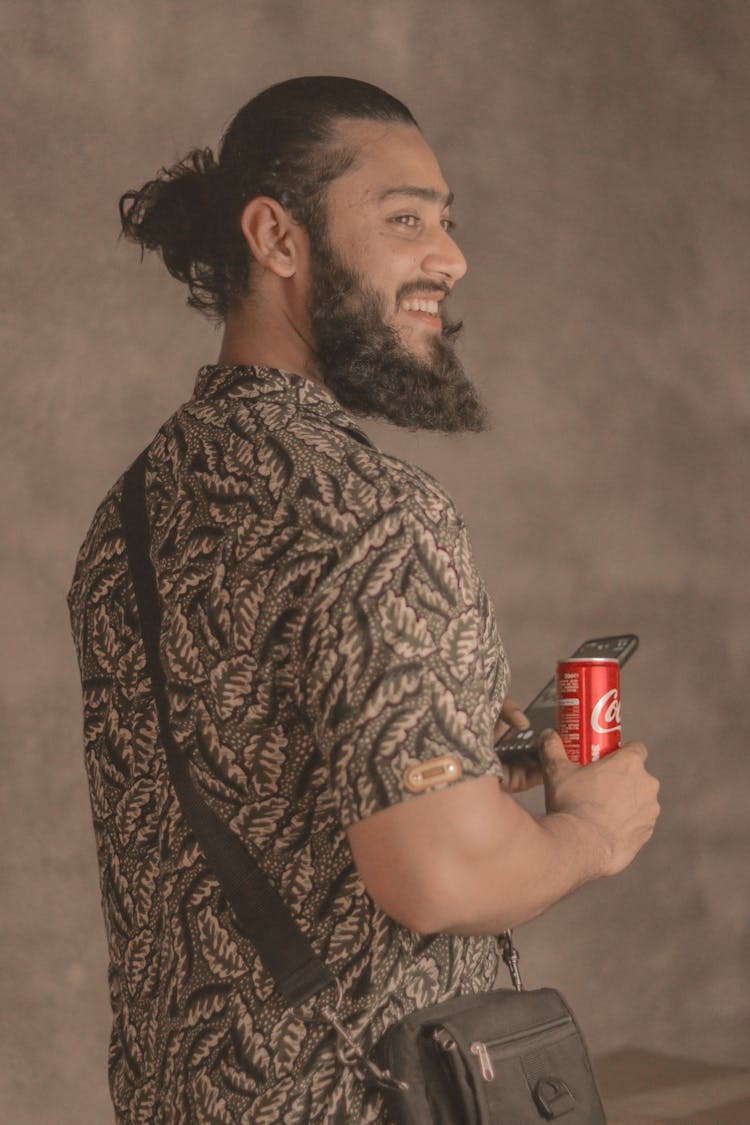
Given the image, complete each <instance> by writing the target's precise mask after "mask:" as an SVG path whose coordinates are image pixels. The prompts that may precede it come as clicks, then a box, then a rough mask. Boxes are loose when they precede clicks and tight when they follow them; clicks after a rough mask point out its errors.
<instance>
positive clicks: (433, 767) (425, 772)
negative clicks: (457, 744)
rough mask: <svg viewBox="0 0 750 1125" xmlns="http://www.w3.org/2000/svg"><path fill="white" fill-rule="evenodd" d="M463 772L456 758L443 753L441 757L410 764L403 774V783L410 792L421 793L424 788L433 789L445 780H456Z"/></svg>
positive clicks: (443, 783)
mask: <svg viewBox="0 0 750 1125" xmlns="http://www.w3.org/2000/svg"><path fill="white" fill-rule="evenodd" d="M463 772H464V770H463V766H462V765H461V763H460V762H459V760H458V758H454V756H453V755H452V754H443V756H442V757H441V758H430V760H429V761H427V762H420V763H419V764H418V765H416V766H410V767H409V769H408V770H407V771H406V773H405V774H404V785H405V786H406V788H407V789H408V790H409V792H410V793H423V792H424V790H425V789H434V788H435V786H436V785H445V783H446V782H447V781H458V779H459V777H460V776H461V774H462V773H463Z"/></svg>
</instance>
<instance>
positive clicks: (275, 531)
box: [68, 364, 508, 1125]
mask: <svg viewBox="0 0 750 1125" xmlns="http://www.w3.org/2000/svg"><path fill="white" fill-rule="evenodd" d="M121 487H122V480H120V481H118V482H117V483H116V484H115V485H114V486H113V487H112V488H111V490H110V491H109V493H108V494H107V496H106V497H105V498H104V500H103V501H102V503H101V505H100V507H99V508H98V510H97V512H96V515H95V517H94V520H93V522H92V524H91V527H90V529H89V532H88V534H87V536H86V539H85V541H84V543H83V545H82V547H81V550H80V552H79V555H78V559H77V563H76V568H75V574H74V578H73V583H72V586H71V589H70V592H69V595H68V605H69V609H70V616H71V622H72V628H73V633H74V638H75V644H76V649H77V654H78V661H79V667H80V672H81V678H82V684H83V695H84V736H85V763H86V770H87V775H88V781H89V786H90V792H91V806H92V812H93V820H94V829H95V834H96V842H97V850H98V858H99V864H100V875H101V894H102V905H103V910H104V917H105V923H106V931H107V938H108V945H109V958H110V973H109V985H110V995H111V1004H112V1010H113V1028H112V1035H111V1042H110V1055H109V1075H110V1089H111V1092H112V1097H113V1100H114V1104H115V1107H116V1114H117V1120H118V1122H127V1123H128V1125H130V1123H142V1125H155V1123H170V1125H177V1123H187V1122H200V1123H204V1122H218V1123H222V1125H224V1123H226V1125H229V1123H235V1125H240V1123H246V1125H250V1123H252V1125H277V1123H278V1122H280V1121H283V1122H284V1123H285V1125H311V1123H313V1125H314V1123H318V1122H319V1123H321V1125H322V1123H324V1122H326V1123H328V1122H357V1123H362V1125H367V1123H376V1122H385V1121H386V1120H387V1117H386V1115H385V1111H384V1109H383V1106H382V1102H381V1099H380V1097H379V1095H378V1093H377V1091H376V1090H371V1089H369V1088H368V1089H366V1088H365V1086H364V1085H363V1083H362V1082H360V1081H359V1079H358V1078H357V1077H356V1075H355V1074H354V1072H353V1071H352V1069H351V1068H349V1067H346V1066H344V1065H343V1064H342V1063H341V1062H340V1061H339V1059H338V1058H337V1054H336V1046H337V1044H336V1039H335V1036H334V1033H333V1032H332V1031H331V1030H330V1029H329V1028H328V1027H327V1026H326V1025H325V1024H323V1023H316V1022H310V1023H308V1022H303V1021H302V1020H301V1019H300V1018H299V1017H298V1016H297V1015H296V1014H295V1012H294V1011H292V1010H290V1009H289V1008H288V1007H286V1006H285V1005H284V1002H283V1001H282V1000H281V998H280V996H279V995H278V993H277V992H276V991H275V989H274V986H273V983H272V980H271V978H270V977H269V975H268V973H267V972H266V970H265V969H264V968H263V966H262V964H261V962H260V960H259V958H258V957H257V955H256V953H255V951H254V949H253V946H252V945H251V943H250V942H249V941H248V940H247V939H246V938H245V937H244V936H243V935H242V934H241V933H240V932H239V931H238V930H237V928H236V927H235V925H234V923H233V918H232V915H231V913H230V911H229V909H228V907H227V903H226V900H225V898H224V895H223V893H222V891H221V889H220V887H219V885H218V883H217V881H216V879H215V878H214V876H213V874H212V872H211V870H210V869H209V868H208V867H207V865H206V862H205V860H204V858H203V855H202V852H201V850H200V848H199V846H198V844H197V842H196V840H195V838H194V837H193V835H192V834H191V833H190V831H189V830H188V829H187V827H186V825H185V822H184V820H183V817H182V815H181V811H180V807H179V804H178V801H177V798H176V796H175V794H174V791H173V790H172V788H171V786H170V783H169V778H168V773H167V767H166V760H165V757H164V753H163V750H162V748H161V744H160V738H159V735H158V730H157V722H156V711H155V707H154V701H153V697H152V694H151V689H150V681H149V679H148V676H147V674H146V672H145V659H144V649H143V644H142V641H141V637H140V633H139V625H138V616H137V610H136V607H135V599H134V592H133V588H132V583H131V580H130V577H129V572H128V569H127V560H126V555H125V545H124V541H123V536H122V530H121V525H120V519H119V511H118V502H119V497H120V494H121ZM147 487H148V510H149V521H150V526H151V534H152V541H151V555H152V559H153V561H154V565H155V569H156V572H157V579H158V585H159V594H160V599H161V601H162V606H163V622H162V633H161V658H162V663H163V665H164V667H165V669H166V672H167V679H168V688H169V702H170V714H171V725H172V728H173V732H174V736H175V739H176V741H177V744H178V746H179V747H180V749H181V750H182V751H183V752H184V753H185V754H186V755H188V760H189V763H190V769H191V773H192V777H193V780H194V782H195V783H196V785H197V788H198V790H199V792H200V794H201V795H202V796H203V797H204V799H205V800H206V801H207V802H208V804H209V805H211V807H212V808H213V810H214V811H215V812H216V813H217V815H219V816H220V817H221V818H222V819H223V820H224V821H225V822H226V823H228V824H229V825H231V827H232V828H233V829H234V830H235V831H236V832H237V833H239V834H240V836H241V837H242V839H243V840H244V841H245V843H246V844H247V846H248V847H249V849H250V850H251V852H252V854H253V855H254V856H255V858H256V859H257V860H258V862H259V864H260V866H261V867H262V869H263V871H264V873H265V874H266V875H267V877H268V878H269V880H270V881H271V882H272V883H273V884H274V886H275V887H276V888H277V889H278V891H279V892H280V894H281V895H282V897H283V899H284V900H285V902H286V904H287V905H288V907H289V909H290V910H291V912H292V914H293V916H294V918H295V920H296V921H297V923H298V925H299V927H300V928H301V929H302V930H303V931H304V933H305V934H306V935H307V936H308V938H309V939H310V941H311V942H312V945H313V946H314V948H315V950H316V952H317V953H318V954H319V955H320V956H321V958H322V959H323V960H324V961H325V962H326V964H327V965H328V967H329V968H330V969H331V970H332V972H333V973H334V974H335V975H336V976H337V978H338V980H339V981H340V982H341V984H342V986H343V993H344V1000H343V1005H342V1008H341V1016H342V1018H343V1020H344V1022H345V1023H346V1024H347V1025H348V1027H349V1028H350V1029H351V1030H352V1032H353V1034H354V1035H355V1036H357V1037H358V1038H359V1039H360V1041H361V1042H362V1044H363V1046H364V1047H365V1048H369V1047H370V1046H372V1044H374V1043H375V1042H376V1041H377V1039H378V1038H379V1037H380V1035H381V1034H382V1033H383V1031H384V1030H385V1029H386V1028H387V1027H388V1026H390V1025H391V1024H392V1023H394V1022H395V1021H397V1020H398V1019H400V1018H401V1017H402V1016H404V1015H406V1014H407V1013H409V1012H411V1011H413V1010H414V1009H416V1008H421V1007H424V1006H426V1005H429V1004H435V1003H438V1002H440V1001H442V1000H445V999H448V998H449V997H452V996H456V995H459V994H466V993H471V992H476V991H479V990H484V989H487V988H490V987H492V985H493V983H494V979H495V975H496V971H497V965H498V946H497V941H496V939H495V938H492V937H457V936H451V935H448V934H433V935H428V936H425V935H421V934H417V933H413V932H411V931H410V930H408V929H406V928H404V927H403V926H401V925H399V924H398V923H397V922H395V921H394V920H393V919H392V918H390V917H389V916H388V915H387V914H385V913H384V912H383V911H381V910H380V909H379V908H378V907H377V906H376V905H375V903H374V902H373V901H372V899H371V898H370V897H369V896H368V894H367V892H366V891H365V887H364V885H363V883H362V880H361V879H360V877H359V874H358V872H357V871H356V869H355V867H354V865H353V861H352V855H351V850H350V848H349V846H348V842H347V838H346V834H345V829H346V827H347V826H348V825H350V824H352V823H354V822H355V821H357V820H358V819H360V818H363V817H367V816H370V815H371V814H372V813H375V812H377V811H378V810H380V809H384V808H387V807H389V806H392V805H394V804H396V803H397V802H401V801H410V800H419V799H420V796H419V788H420V786H419V784H415V783H414V779H415V771H416V775H417V778H418V777H419V776H420V774H419V771H420V769H421V767H422V765H423V764H424V763H429V762H431V761H432V760H433V759H435V758H443V759H445V760H447V761H449V762H451V763H452V764H453V768H454V776H458V775H460V776H462V777H463V778H464V779H465V778H471V777H479V776H483V775H485V774H494V775H496V776H501V773H502V771H501V767H500V765H499V763H498V761H497V758H496V755H495V754H494V753H493V750H492V730H493V726H494V723H495V721H496V719H497V716H498V713H499V711H500V707H501V704H502V700H503V698H504V695H505V691H506V687H507V683H508V667H507V663H506V660H505V655H504V653H503V649H502V646H501V643H500V640H499V638H498V635H497V629H496V625H495V619H494V614H493V611H492V606H491V603H490V601H489V598H488V596H487V593H486V590H485V588H484V586H483V584H482V581H481V579H480V577H479V575H478V573H477V570H476V567H475V565H474V562H473V559H472V554H471V548H470V543H469V538H468V535H467V532H466V528H465V526H464V523H463V522H462V520H461V518H460V516H459V515H458V513H457V512H456V509H455V507H454V505H453V503H452V502H451V500H450V499H449V498H448V496H446V494H445V492H444V491H443V490H442V488H441V487H440V486H439V485H438V484H437V482H436V481H435V480H434V479H433V478H432V477H431V476H430V475H429V474H428V473H426V472H424V471H423V470H421V469H419V468H416V467H415V466H413V465H410V464H408V463H406V462H404V461H402V460H400V459H399V458H397V457H393V456H389V455H387V454H385V453H383V452H381V451H380V450H378V449H377V448H375V447H374V446H373V445H372V444H371V442H370V441H369V440H368V438H367V437H366V435H365V434H363V433H362V431H361V430H360V429H359V426H358V424H357V423H356V422H355V421H354V419H353V418H352V417H351V416H350V415H349V414H347V413H346V412H344V411H343V410H342V409H341V407H340V405H339V404H338V402H337V401H336V399H335V398H334V397H333V395H332V394H331V393H330V392H328V391H327V390H326V389H325V388H324V387H322V386H320V385H318V384H316V383H313V382H312V381H310V380H308V379H306V378H304V377H302V376H298V375H293V374H288V373H285V372H282V371H277V370H274V369H268V368H260V367H244V366H227V365H216V364H212V365H208V366H205V367H202V368H201V369H200V371H199V373H198V379H197V382H196V387H195V393H194V395H193V397H192V399H191V400H190V401H189V402H187V403H186V404H185V405H183V406H182V407H181V408H180V409H179V410H178V411H177V412H176V413H175V414H174V415H173V417H172V418H170V419H169V421H167V422H166V423H165V424H164V425H163V426H162V427H161V429H160V430H159V432H158V434H157V435H156V437H155V439H154V440H153V442H152V443H151V445H150V447H149V470H148V474H147ZM446 755H447V756H448V757H447V758H446ZM456 771H457V772H456ZM439 787H440V786H439Z"/></svg>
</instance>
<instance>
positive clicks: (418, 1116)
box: [120, 450, 606, 1125]
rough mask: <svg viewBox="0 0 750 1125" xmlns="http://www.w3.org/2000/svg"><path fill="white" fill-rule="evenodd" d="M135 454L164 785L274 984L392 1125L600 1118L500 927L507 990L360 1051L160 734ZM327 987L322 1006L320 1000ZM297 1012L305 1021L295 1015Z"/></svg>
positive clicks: (553, 1000)
mask: <svg viewBox="0 0 750 1125" xmlns="http://www.w3.org/2000/svg"><path fill="white" fill-rule="evenodd" d="M146 468H147V451H145V450H144V452H143V453H142V454H141V455H140V456H139V457H138V458H137V459H136V461H135V462H134V463H133V465H131V467H130V469H128V471H127V473H126V474H125V477H124V484H123V491H122V498H121V501H120V514H121V517H122V525H123V531H124V535H125V544H126V548H127V554H128V564H129V567H130V572H131V576H132V579H133V584H134V587H135V595H136V602H137V605H138V615H139V619H140V625H141V631H142V634H143V640H144V648H145V653H146V667H147V669H148V674H149V677H150V679H151V684H152V691H153V695H154V700H155V703H156V711H157V716H158V722H159V732H160V735H161V740H162V745H163V746H164V751H165V755H166V759H167V767H168V771H169V776H170V780H171V782H172V785H173V787H174V789H175V792H176V794H177V797H178V800H179V802H180V807H181V809H182V812H183V815H184V816H185V819H186V821H187V823H188V824H189V826H190V828H191V829H192V831H193V832H194V834H195V836H196V838H197V839H198V842H199V843H200V845H201V848H202V850H203V853H204V855H205V856H206V859H207V860H208V863H209V864H210V865H211V867H212V869H213V872H214V874H215V875H216V877H217V878H218V880H219V882H220V884H221V886H222V889H223V891H224V894H225V895H226V898H227V901H228V903H229V905H230V907H231V909H232V911H233V913H234V917H235V922H236V924H237V927H238V929H239V930H240V932H242V933H243V934H245V936H246V937H248V938H249V939H250V940H251V941H252V942H253V944H254V946H255V948H256V950H257V951H258V955H259V956H260V958H261V960H262V962H263V964H264V966H265V968H266V969H267V971H268V972H269V973H270V974H271V976H272V977H273V980H274V983H275V985H276V989H277V991H278V992H279V993H280V995H281V996H282V997H283V998H284V999H285V1000H286V1001H287V1003H288V1004H289V1005H290V1007H294V1008H295V1009H296V1010H297V1011H298V1012H299V1014H300V1015H302V1014H303V1013H304V1010H305V1008H309V1006H310V1002H312V1001H313V1000H315V1001H316V1003H317V1013H316V1014H315V1015H314V1017H313V1018H315V1019H318V1020H324V1021H325V1022H327V1023H328V1024H329V1025H330V1026H331V1027H332V1028H333V1029H334V1030H335V1032H336V1035H337V1037H338V1054H339V1059H340V1061H341V1063H342V1065H345V1066H351V1067H353V1069H354V1070H355V1071H356V1073H357V1074H358V1075H359V1076H360V1078H361V1079H362V1081H364V1082H367V1083H370V1084H375V1085H376V1086H377V1087H378V1088H379V1089H380V1091H381V1093H382V1096H383V1098H384V1100H385V1102H386V1105H387V1107H388V1111H389V1113H390V1115H391V1116H392V1118H393V1120H394V1122H395V1123H396V1125H490V1123H492V1125H500V1123H502V1125H527V1123H532V1122H533V1123H536V1125H538V1123H539V1122H540V1121H554V1120H555V1119H556V1118H558V1117H560V1118H561V1117H564V1118H565V1125H602V1123H604V1125H606V1118H605V1116H604V1111H603V1109H602V1104H601V1099H600V1097H599V1092H598V1090H597V1088H596V1082H595V1080H594V1076H593V1073H592V1070H591V1064H590V1062H589V1057H588V1053H587V1051H586V1047H585V1044H584V1042H583V1038H582V1036H581V1033H580V1031H579V1029H578V1026H577V1024H576V1022H575V1019H574V1017H573V1013H572V1012H571V1011H570V1009H569V1008H568V1006H567V1005H566V1003H565V1001H564V1000H563V998H562V997H561V996H560V994H559V993H558V992H555V991H554V990H553V989H550V988H542V989H537V990H534V991H528V992H527V991H523V989H522V984H521V978H520V976H519V974H518V954H517V953H516V951H515V949H514V948H513V944H512V940H511V934H510V932H509V931H507V932H506V933H505V934H503V935H502V939H501V940H502V943H503V958H504V960H505V962H506V964H507V965H508V968H509V970H510V974H511V979H512V981H513V984H514V986H515V987H514V989H495V990H493V991H492V992H485V993H478V994H476V995H472V996H462V997H457V998H456V999H453V1000H448V1001H446V1002H445V1003H443V1004H437V1005H435V1006H434V1007H431V1008H423V1009H422V1010H420V1011H416V1012H413V1013H412V1014H411V1015H409V1016H406V1017H405V1018H404V1019H402V1020H400V1021H399V1022H398V1023H397V1024H394V1025H393V1026H392V1027H390V1028H388V1030H387V1031H386V1032H385V1034H384V1035H383V1036H382V1038H381V1039H380V1041H379V1042H378V1044H377V1046H376V1047H375V1049H374V1050H373V1051H372V1052H371V1053H370V1054H369V1055H368V1054H366V1053H365V1052H364V1051H363V1050H362V1048H361V1047H360V1045H359V1044H358V1043H357V1042H356V1041H354V1040H353V1039H352V1037H351V1035H350V1034H349V1032H348V1030H347V1028H346V1027H345V1026H343V1025H342V1023H341V1021H340V1019H339V1018H338V1014H337V1012H338V1007H339V1004H340V1002H341V999H342V992H341V986H340V984H339V982H338V981H337V980H336V978H335V977H334V976H333V974H332V973H331V972H330V970H329V969H328V968H327V967H326V966H325V965H324V964H323V962H322V961H321V960H320V958H319V957H318V956H317V954H316V953H315V951H314V949H313V948H312V946H311V945H310V942H309V941H308V939H307V937H306V936H305V935H304V934H303V933H302V931H301V930H300V929H299V928H298V926H297V924H296V922H295V921H294V918H293V917H292V915H291V914H290V912H289V910H288V909H287V907H286V905H285V903H284V902H283V901H282V899H281V898H280V896H279V894H278V892H277V891H276V890H275V889H274V887H273V886H272V885H271V884H270V883H269V882H268V880H267V879H266V876H265V874H264V873H263V871H262V870H261V869H260V867H259V866H258V864H257V863H256V861H255V859H254V857H253V856H252V855H251V853H250V852H248V850H247V848H246V847H245V844H244V842H243V841H242V840H241V839H240V837H239V836H237V835H236V833H234V832H233V831H232V830H231V829H230V828H229V827H228V826H227V825H226V824H224V823H223V822H222V821H221V820H219V818H218V817H216V816H215V814H214V813H213V811H212V809H211V808H210V807H209V806H208V805H207V804H206V802H205V801H204V800H203V798H202V797H201V796H200V794H199V793H198V792H197V790H196V788H195V786H194V784H193V781H192V778H191V776H190V772H189V770H188V766H187V762H186V759H185V756H184V755H183V754H182V753H181V752H180V751H179V749H178V748H177V746H176V745H175V742H174V739H173V737H172V733H171V729H170V724H169V704H168V700H167V693H166V679H165V676H164V670H163V668H162V665H161V660H160V656H159V636H160V629H161V605H160V601H159V594H158V587H157V584H156V575H155V572H154V568H153V564H152V562H151V558H150V551H149V540H150V534H149V526H148V515H147V509H146ZM332 991H335V994H336V996H337V1001H336V1002H335V1003H334V1005H333V1008H331V1006H330V1005H326V1004H325V1003H324V1002H323V1000H322V998H323V997H324V996H325V994H326V992H328V994H329V995H330V994H331V992H332ZM304 1018H309V1017H308V1016H307V1015H305V1017H304Z"/></svg>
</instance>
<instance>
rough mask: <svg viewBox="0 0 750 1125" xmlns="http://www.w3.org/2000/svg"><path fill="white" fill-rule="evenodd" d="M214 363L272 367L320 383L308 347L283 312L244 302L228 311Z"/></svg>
mask: <svg viewBox="0 0 750 1125" xmlns="http://www.w3.org/2000/svg"><path fill="white" fill-rule="evenodd" d="M217 363H221V364H242V365H243V366H246V367H275V368H277V369H279V370H281V371H290V372H292V373H294V374H297V375H303V376H305V377H306V378H308V379H312V381H313V382H316V383H322V382H323V380H322V379H321V377H320V375H319V374H318V372H317V370H316V367H315V363H314V359H313V356H312V353H311V350H310V347H309V345H308V343H307V341H306V340H305V339H304V337H303V336H302V335H301V334H300V333H299V331H298V330H297V329H296V327H295V325H294V323H293V322H292V320H291V318H290V317H289V316H288V315H287V314H286V311H285V310H284V309H279V308H278V306H274V305H273V304H270V303H267V302H258V301H253V302H250V301H245V302H243V303H242V305H240V306H238V307H237V308H236V309H234V310H232V311H230V312H229V313H228V315H227V318H226V320H225V322H224V336H223V339H222V342H221V349H220V351H219V357H218V360H217Z"/></svg>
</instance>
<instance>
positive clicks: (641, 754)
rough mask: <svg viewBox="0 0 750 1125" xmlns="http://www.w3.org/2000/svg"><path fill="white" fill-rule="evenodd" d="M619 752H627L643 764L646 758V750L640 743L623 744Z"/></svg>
mask: <svg viewBox="0 0 750 1125" xmlns="http://www.w3.org/2000/svg"><path fill="white" fill-rule="evenodd" d="M620 750H629V751H630V752H631V753H632V754H635V755H636V756H637V757H638V758H640V759H641V761H642V762H645V761H646V758H648V749H647V748H646V747H645V746H644V744H643V743H642V742H623V744H622V746H621V747H620Z"/></svg>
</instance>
